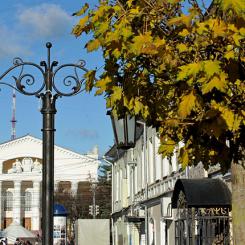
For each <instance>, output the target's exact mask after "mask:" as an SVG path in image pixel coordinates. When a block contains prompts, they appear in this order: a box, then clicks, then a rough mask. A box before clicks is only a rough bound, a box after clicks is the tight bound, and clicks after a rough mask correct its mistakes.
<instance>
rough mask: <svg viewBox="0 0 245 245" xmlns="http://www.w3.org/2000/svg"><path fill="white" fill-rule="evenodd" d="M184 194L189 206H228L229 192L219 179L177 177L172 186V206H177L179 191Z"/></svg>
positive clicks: (229, 202)
mask: <svg viewBox="0 0 245 245" xmlns="http://www.w3.org/2000/svg"><path fill="white" fill-rule="evenodd" d="M181 191H182V192H183V193H184V194H185V199H186V206H187V207H188V208H189V207H229V208H231V192H230V190H229V188H228V187H227V185H226V184H225V183H224V182H223V181H222V180H220V179H209V178H203V179H178V180H177V181H176V183H175V186H174V192H173V196H172V208H177V207H178V205H177V204H178V198H179V193H180V192H181Z"/></svg>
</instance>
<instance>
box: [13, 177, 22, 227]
mask: <svg viewBox="0 0 245 245" xmlns="http://www.w3.org/2000/svg"><path fill="white" fill-rule="evenodd" d="M20 218H21V181H14V198H13V221H14V222H17V223H19V224H21V219H20Z"/></svg>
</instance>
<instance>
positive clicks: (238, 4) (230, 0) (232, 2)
mask: <svg viewBox="0 0 245 245" xmlns="http://www.w3.org/2000/svg"><path fill="white" fill-rule="evenodd" d="M220 2H221V7H222V8H223V10H224V11H227V10H229V9H232V10H234V12H235V13H236V14H237V15H238V16H240V17H242V18H245V16H244V15H245V3H244V0H220Z"/></svg>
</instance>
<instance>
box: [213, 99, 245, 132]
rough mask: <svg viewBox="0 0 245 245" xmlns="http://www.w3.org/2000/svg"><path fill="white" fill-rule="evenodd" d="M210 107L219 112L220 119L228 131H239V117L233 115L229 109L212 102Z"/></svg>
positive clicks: (240, 119) (240, 120)
mask: <svg viewBox="0 0 245 245" xmlns="http://www.w3.org/2000/svg"><path fill="white" fill-rule="evenodd" d="M212 106H213V108H215V109H217V110H219V111H220V112H221V117H222V118H223V119H224V121H225V123H226V125H227V127H228V129H229V130H231V131H237V130H238V129H239V127H240V124H241V122H242V118H241V117H240V116H239V115H237V114H235V113H234V112H233V111H232V110H231V109H229V108H227V107H225V106H222V105H220V104H218V103H216V102H214V101H212Z"/></svg>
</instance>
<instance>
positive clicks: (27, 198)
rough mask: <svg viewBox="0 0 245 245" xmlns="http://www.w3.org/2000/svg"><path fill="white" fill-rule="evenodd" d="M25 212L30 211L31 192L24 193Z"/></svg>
mask: <svg viewBox="0 0 245 245" xmlns="http://www.w3.org/2000/svg"><path fill="white" fill-rule="evenodd" d="M25 211H31V192H29V191H26V192H25Z"/></svg>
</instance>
